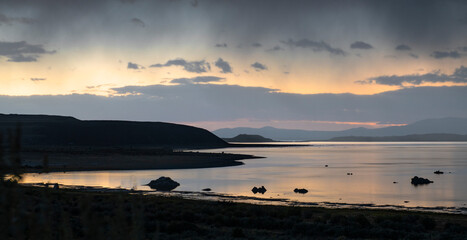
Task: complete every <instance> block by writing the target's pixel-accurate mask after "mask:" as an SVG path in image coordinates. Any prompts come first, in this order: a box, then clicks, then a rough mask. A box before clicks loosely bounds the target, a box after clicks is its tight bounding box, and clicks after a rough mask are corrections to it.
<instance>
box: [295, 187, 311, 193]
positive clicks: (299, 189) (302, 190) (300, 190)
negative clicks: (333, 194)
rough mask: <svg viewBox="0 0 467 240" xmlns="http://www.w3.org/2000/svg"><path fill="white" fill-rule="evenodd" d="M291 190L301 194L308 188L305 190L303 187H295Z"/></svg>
mask: <svg viewBox="0 0 467 240" xmlns="http://www.w3.org/2000/svg"><path fill="white" fill-rule="evenodd" d="M293 191H294V192H295V193H301V194H305V193H307V192H308V190H306V189H305V188H295V189H294V190H293Z"/></svg>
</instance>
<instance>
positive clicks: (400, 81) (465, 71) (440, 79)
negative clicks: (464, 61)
mask: <svg viewBox="0 0 467 240" xmlns="http://www.w3.org/2000/svg"><path fill="white" fill-rule="evenodd" d="M444 82H453V83H467V67H464V66H460V67H459V68H457V69H456V70H454V72H453V73H452V74H449V75H448V74H443V73H440V72H439V71H436V72H432V73H426V74H412V75H391V76H379V77H374V78H369V79H367V80H363V81H357V83H361V84H382V85H389V86H403V85H404V84H412V85H420V84H422V83H444Z"/></svg>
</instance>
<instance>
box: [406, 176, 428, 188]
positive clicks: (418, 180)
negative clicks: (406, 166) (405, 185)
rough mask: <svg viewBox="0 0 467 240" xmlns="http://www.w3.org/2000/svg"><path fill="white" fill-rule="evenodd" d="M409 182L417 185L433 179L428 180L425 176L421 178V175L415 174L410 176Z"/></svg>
mask: <svg viewBox="0 0 467 240" xmlns="http://www.w3.org/2000/svg"><path fill="white" fill-rule="evenodd" d="M411 183H412V184H413V185H415V186H417V185H422V184H429V183H433V181H430V180H429V179H427V178H422V177H417V176H415V177H413V178H412V181H411Z"/></svg>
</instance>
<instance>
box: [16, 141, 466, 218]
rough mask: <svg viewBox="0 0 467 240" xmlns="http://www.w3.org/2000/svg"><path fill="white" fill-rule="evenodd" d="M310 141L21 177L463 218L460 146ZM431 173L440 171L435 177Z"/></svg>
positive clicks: (29, 180)
mask: <svg viewBox="0 0 467 240" xmlns="http://www.w3.org/2000/svg"><path fill="white" fill-rule="evenodd" d="M302 144H303V143H302ZM310 144H313V146H307V147H283V148H282V147H280V148H242V149H240V148H227V149H215V150H206V151H207V152H222V151H224V152H229V153H244V154H252V155H257V156H263V157H266V158H262V159H251V160H244V163H245V165H242V166H235V167H224V168H209V169H185V170H142V171H99V172H69V173H50V174H26V176H25V177H24V182H25V183H40V182H44V183H47V182H51V183H55V182H58V183H60V184H66V185H85V186H102V187H110V188H116V187H121V188H128V189H130V188H135V189H138V190H150V189H149V188H148V187H147V186H143V184H147V183H148V182H149V181H150V180H152V179H157V178H158V177H160V176H170V177H171V178H172V179H174V180H176V181H178V182H179V183H180V184H181V186H180V187H178V188H177V189H176V190H177V191H201V189H203V188H211V189H212V191H213V192H215V193H221V194H229V195H234V196H255V197H261V198H285V199H289V200H290V201H299V202H315V203H323V202H331V203H351V204H376V205H397V206H405V207H418V206H420V207H438V206H443V207H453V208H455V211H461V212H464V213H467V205H466V204H467V143H331V142H322V143H317V142H310ZM325 165H328V167H325ZM435 170H441V171H444V174H442V175H436V174H434V173H433V172H434V171H435ZM347 173H352V175H347ZM413 176H421V177H425V178H429V179H430V180H432V181H434V183H432V184H429V185H423V186H417V187H415V186H413V185H411V184H410V179H411V178H412V177H413ZM393 182H397V183H393ZM261 185H264V186H265V187H266V188H267V192H266V193H265V194H264V195H261V194H256V195H255V194H253V193H252V192H251V191H250V190H251V188H252V187H253V186H258V187H259V186H261ZM294 188H306V189H308V191H309V192H308V193H307V194H305V195H302V194H296V193H294V192H293V189H294Z"/></svg>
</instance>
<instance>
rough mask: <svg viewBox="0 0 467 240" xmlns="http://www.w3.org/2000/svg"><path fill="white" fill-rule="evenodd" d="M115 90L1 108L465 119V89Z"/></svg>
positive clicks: (162, 117)
mask: <svg viewBox="0 0 467 240" xmlns="http://www.w3.org/2000/svg"><path fill="white" fill-rule="evenodd" d="M113 91H115V93H116V95H113V96H111V97H104V96H96V95H90V94H72V95H40V96H39V95H36V96H0V109H2V112H10V113H29V114H30V113H41V114H59V115H69V116H74V117H77V118H80V119H113V120H137V121H167V122H196V121H232V120H235V119H252V120H268V121H269V120H271V121H273V120H278V121H289V120H290V121H293V120H314V121H339V122H373V121H374V122H376V121H379V122H385V123H410V122H413V121H417V120H422V119H427V118H439V117H445V116H453V117H467V111H465V102H466V101H467V87H465V86H462V87H461V86H457V87H417V88H404V89H400V90H397V91H389V92H384V93H380V94H374V95H355V94H293V93H283V92H278V91H277V90H276V89H271V88H262V87H242V86H236V85H224V84H209V83H207V84H178V85H170V86H168V85H152V86H126V87H120V88H114V89H113ZM119 94H121V95H124V96H120V95H119ZM382 106H385V107H382Z"/></svg>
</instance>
